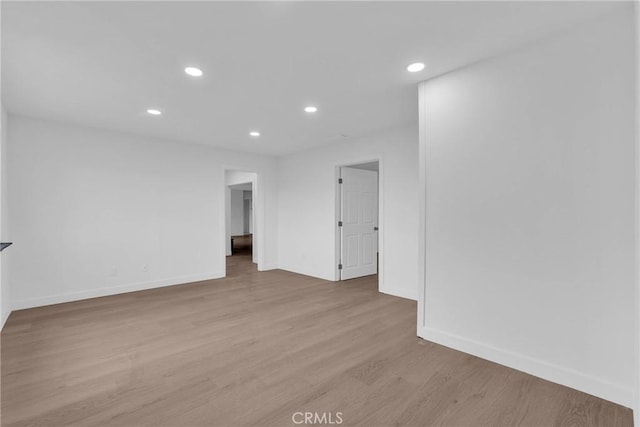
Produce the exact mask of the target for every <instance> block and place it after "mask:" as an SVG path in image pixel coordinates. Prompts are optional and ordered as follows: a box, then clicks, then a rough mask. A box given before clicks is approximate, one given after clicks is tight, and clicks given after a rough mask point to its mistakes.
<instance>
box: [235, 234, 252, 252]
mask: <svg viewBox="0 0 640 427" xmlns="http://www.w3.org/2000/svg"><path fill="white" fill-rule="evenodd" d="M252 253H253V234H242V235H239V236H231V255H247V254H248V255H251V254H252Z"/></svg>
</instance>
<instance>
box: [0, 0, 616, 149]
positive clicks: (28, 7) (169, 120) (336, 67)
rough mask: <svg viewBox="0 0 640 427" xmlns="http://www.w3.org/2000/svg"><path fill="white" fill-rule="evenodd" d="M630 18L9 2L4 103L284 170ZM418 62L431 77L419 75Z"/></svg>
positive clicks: (482, 9) (602, 7)
mask: <svg viewBox="0 0 640 427" xmlns="http://www.w3.org/2000/svg"><path fill="white" fill-rule="evenodd" d="M615 7H618V6H617V5H616V3H607V2H604V3H598V2H566V3H565V2H563V3H559V2H558V3H552V2H538V3H528V2H477V1H473V2H349V3H346V2H277V3H268V2H260V3H250V2H235V3H227V2H177V1H176V2H133V3H131V2H7V1H3V2H2V83H3V93H2V100H3V103H4V105H5V107H6V108H7V109H8V111H10V112H13V113H18V114H24V115H30V116H36V117H42V118H49V119H54V120H61V121H66V122H72V123H78V124H84V125H89V126H95V127H100V128H106V129H113V130H119V131H125V132H133V133H137V134H143V135H150V136H157V137H163V138H170V139H174V140H178V141H184V142H196V143H202V144H210V145H215V146H219V147H225V148H229V149H234V150H241V151H252V152H259V153H267V154H273V155H281V154H285V153H290V152H294V151H298V150H302V149H306V148H309V147H312V146H317V145H320V144H328V143H335V142H337V141H345V140H348V138H344V137H343V136H340V135H347V136H349V137H360V136H365V135H369V134H374V133H378V132H382V131H385V130H389V129H393V128H398V127H402V126H407V125H416V122H417V90H416V84H417V83H418V82H419V81H420V80H424V79H426V78H429V77H432V76H435V75H438V74H441V73H444V72H447V71H450V70H452V69H455V68H457V67H460V66H463V65H465V64H468V63H470V62H474V61H477V60H479V59H482V58H485V57H487V56H489V55H492V54H495V53H497V52H500V51H503V50H505V49H509V48H512V47H513V46H517V45H521V44H523V43H525V42H527V41H530V40H533V39H536V38H539V37H542V36H545V35H547V34H550V33H552V32H555V31H557V30H559V29H562V28H564V27H566V26H568V25H573V24H575V23H578V22H582V21H584V20H586V19H592V18H594V17H596V16H598V15H599V14H600V13H604V12H606V11H607V10H609V9H612V8H615ZM414 60H421V61H423V62H426V64H427V68H426V69H425V70H424V71H423V72H420V73H416V74H409V73H407V71H406V70H405V67H406V65H407V64H408V63H410V62H412V61H414ZM187 65H195V66H198V67H200V68H202V69H203V70H204V73H205V75H204V77H202V78H200V79H194V78H189V77H188V76H186V75H185V74H184V72H183V68H184V67H185V66H187ZM307 104H314V105H317V106H318V108H319V112H318V113H316V114H315V115H309V114H307V113H304V112H303V111H302V109H303V107H304V106H305V105H307ZM147 108H159V109H161V110H162V111H163V112H164V114H163V115H162V116H160V117H152V116H149V115H147V114H146V113H145V110H146V109H147ZM253 129H258V130H260V132H261V133H262V136H261V137H259V138H251V137H249V136H248V132H249V130H253Z"/></svg>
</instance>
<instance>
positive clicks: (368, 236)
mask: <svg viewBox="0 0 640 427" xmlns="http://www.w3.org/2000/svg"><path fill="white" fill-rule="evenodd" d="M341 178H342V184H340V189H341V191H340V202H341V203H340V211H341V212H340V216H341V219H340V221H341V223H342V226H341V227H340V241H341V243H340V248H341V252H340V254H341V265H342V269H341V270H340V279H341V280H345V279H353V278H355V277H362V276H368V275H371V274H376V273H377V272H378V262H377V258H378V257H377V254H378V231H377V230H378V173H377V172H374V171H369V170H361V169H353V168H348V167H343V168H341Z"/></svg>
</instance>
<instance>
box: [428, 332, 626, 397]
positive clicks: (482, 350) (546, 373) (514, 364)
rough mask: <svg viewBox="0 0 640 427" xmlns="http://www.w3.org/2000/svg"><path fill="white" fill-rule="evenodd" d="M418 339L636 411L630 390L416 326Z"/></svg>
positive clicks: (589, 376) (540, 361)
mask: <svg viewBox="0 0 640 427" xmlns="http://www.w3.org/2000/svg"><path fill="white" fill-rule="evenodd" d="M418 336H420V337H422V338H424V339H425V340H428V341H433V342H435V343H437V344H441V345H444V346H446V347H450V348H453V349H455V350H459V351H463V352H465V353H469V354H472V355H474V356H478V357H480V358H482V359H486V360H489V361H491V362H495V363H499V364H501V365H505V366H508V367H510V368H513V369H517V370H518V371H522V372H526V373H528V374H531V375H534V376H536V377H540V378H542V379H545V380H547V381H551V382H554V383H557V384H561V385H564V386H567V387H571V388H574V389H576V390H580V391H582V392H584V393H588V394H591V395H593V396H596V397H600V398H602V399H605V400H609V401H611V402H614V403H617V404H619V405H622V406H625V407H627V408H634V409H635V408H636V407H637V405H636V404H635V403H634V398H633V395H634V393H633V389H632V388H630V387H629V388H627V387H624V386H621V385H619V384H614V383H611V382H609V381H606V380H603V379H601V378H597V377H594V376H591V375H587V374H584V373H582V372H578V371H575V370H573V369H570V368H566V367H562V366H558V365H554V364H552V363H547V362H544V361H542V360H538V359H534V358H531V357H528V356H525V355H522V354H518V353H514V352H510V351H507V350H503V349H500V348H497V347H493V346H491V345H487V344H484V343H480V342H477V341H474V340H470V339H467V338H464V337H461V336H457V335H453V334H449V333H447V332H442V331H438V330H435V329H432V328H425V327H420V326H418Z"/></svg>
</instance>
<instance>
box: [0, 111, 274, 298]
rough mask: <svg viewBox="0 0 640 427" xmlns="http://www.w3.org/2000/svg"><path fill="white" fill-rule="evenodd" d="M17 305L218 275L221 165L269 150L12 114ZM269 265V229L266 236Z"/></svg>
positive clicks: (270, 217) (262, 160)
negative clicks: (253, 150)
mask: <svg viewBox="0 0 640 427" xmlns="http://www.w3.org/2000/svg"><path fill="white" fill-rule="evenodd" d="M9 121H10V128H9V156H10V161H11V164H10V166H11V167H10V175H9V179H10V183H11V184H10V190H11V191H10V193H9V208H10V216H11V218H13V219H14V221H12V236H11V237H12V238H13V239H14V242H15V244H14V245H13V246H12V247H11V248H9V249H8V250H12V267H13V268H12V269H11V272H10V274H11V276H10V282H11V291H12V303H13V308H14V309H17V308H25V307H33V306H39V305H45V304H50V303H56V302H62V301H70V300H75V299H82V298H88V297H94V296H100V295H109V294H114V293H120V292H126V291H130V290H138V289H145V288H150V287H157V286H163V285H170V284H179V283H186V282H192V281H195V280H203V279H210V278H216V277H221V276H223V275H224V260H225V256H224V255H225V254H224V242H223V241H222V239H224V238H225V237H224V236H225V235H224V209H223V206H224V203H223V201H224V189H225V182H224V176H225V174H224V171H225V169H226V165H229V164H234V165H238V166H239V167H243V168H246V169H248V170H255V171H258V172H259V174H260V176H261V177H263V179H262V181H261V183H262V186H263V187H262V189H263V195H266V196H265V197H263V199H262V203H263V205H264V211H265V218H263V221H266V222H271V223H275V221H276V219H275V217H276V205H275V200H276V197H275V192H276V191H275V186H274V184H275V178H274V176H273V175H274V173H275V170H274V165H275V162H274V160H273V159H272V158H270V157H266V156H259V155H250V154H246V153H237V152H231V151H224V150H219V149H214V148H212V147H206V146H201V145H195V144H184V143H178V142H173V141H166V140H159V139H154V138H146V137H140V136H134V135H127V134H123V133H117V132H109V131H102V130H96V129H91V128H85V127H80V126H75V125H67V124H61V123H55V122H49V121H44V120H36V119H30V118H26V117H19V116H13V115H10V116H9ZM263 245H264V247H265V248H266V253H265V252H263V253H265V263H266V265H268V264H269V263H270V264H271V265H275V263H276V261H275V255H276V247H277V245H276V241H275V234H269V233H267V234H266V236H265V239H264V241H263Z"/></svg>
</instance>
